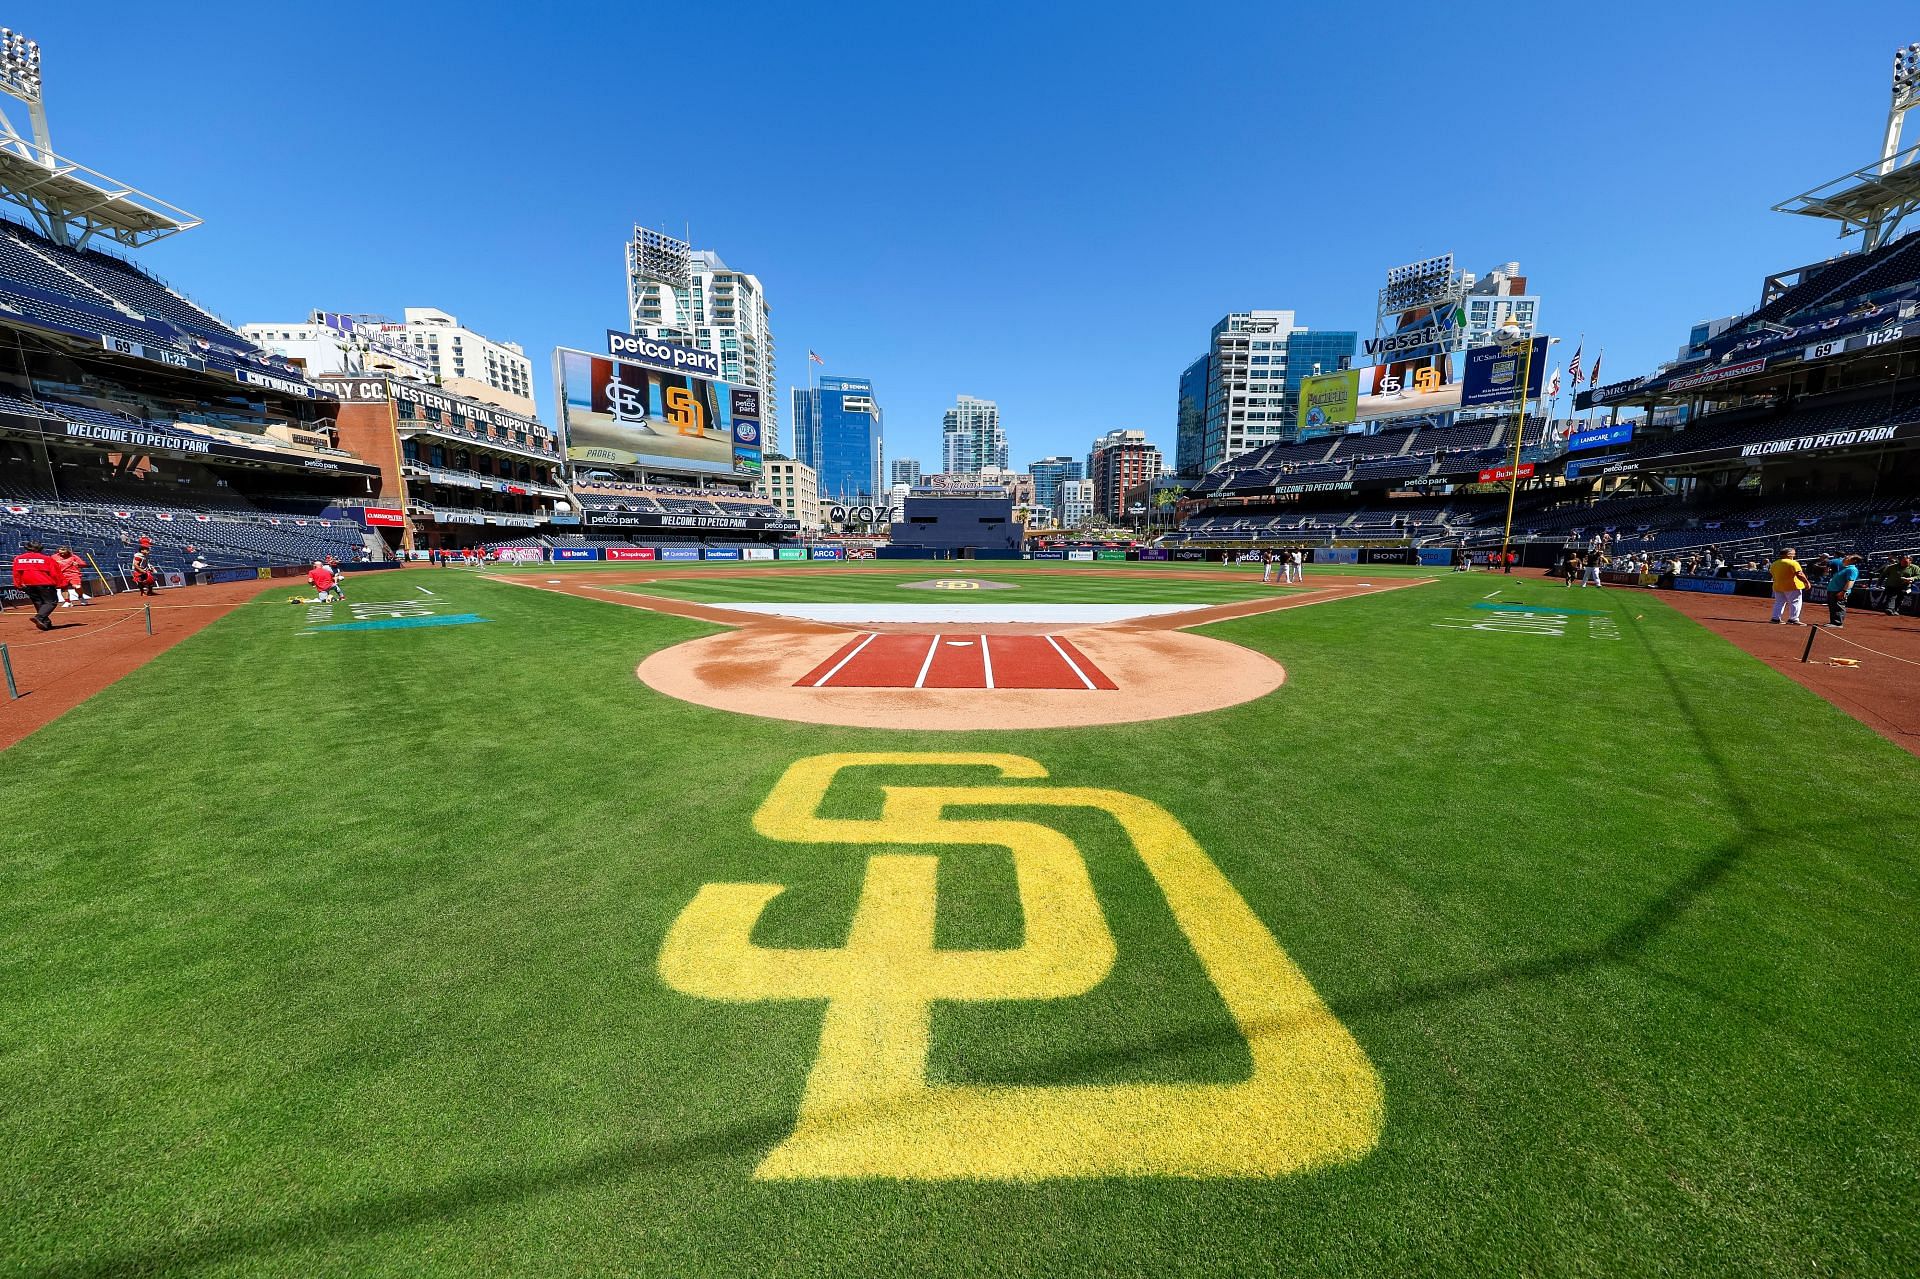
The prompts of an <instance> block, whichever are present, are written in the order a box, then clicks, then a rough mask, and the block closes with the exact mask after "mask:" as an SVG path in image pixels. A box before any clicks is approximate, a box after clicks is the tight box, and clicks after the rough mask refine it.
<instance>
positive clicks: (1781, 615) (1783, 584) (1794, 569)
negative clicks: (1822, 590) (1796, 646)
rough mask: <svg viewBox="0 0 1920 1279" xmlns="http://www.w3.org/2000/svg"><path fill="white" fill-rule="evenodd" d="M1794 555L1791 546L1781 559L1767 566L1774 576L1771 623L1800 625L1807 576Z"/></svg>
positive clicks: (1782, 552)
mask: <svg viewBox="0 0 1920 1279" xmlns="http://www.w3.org/2000/svg"><path fill="white" fill-rule="evenodd" d="M1793 555H1794V551H1793V548H1792V547H1791V546H1789V547H1787V548H1786V549H1785V550H1784V551H1781V552H1780V558H1779V559H1777V560H1775V561H1774V562H1773V563H1771V564H1769V565H1767V572H1768V573H1770V574H1772V576H1773V616H1771V617H1769V618H1768V619H1767V621H1768V622H1770V623H1775V624H1778V623H1781V622H1784V623H1786V624H1787V625H1788V626H1798V625H1800V600H1801V595H1802V593H1803V592H1804V591H1805V590H1806V589H1807V575H1806V572H1805V570H1803V569H1802V568H1801V567H1800V561H1799V560H1797V559H1795V558H1794V557H1793Z"/></svg>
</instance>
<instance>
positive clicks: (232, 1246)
mask: <svg viewBox="0 0 1920 1279" xmlns="http://www.w3.org/2000/svg"><path fill="white" fill-rule="evenodd" d="M1623 625H1624V626H1628V627H1631V628H1632V629H1633V630H1634V632H1635V635H1636V638H1638V639H1639V641H1640V644H1641V647H1642V648H1643V650H1644V651H1645V659H1646V664H1645V667H1644V669H1645V670H1647V671H1651V672H1653V673H1654V674H1656V675H1657V676H1658V677H1659V679H1660V680H1661V682H1663V683H1664V684H1665V686H1666V689H1667V692H1668V695H1669V696H1670V698H1671V700H1672V703H1673V705H1674V707H1675V708H1676V709H1677V710H1678V711H1679V713H1680V714H1681V715H1682V716H1683V717H1684V718H1685V720H1686V722H1687V724H1688V726H1689V728H1690V729H1691V730H1692V732H1693V735H1694V737H1695V740H1696V741H1697V742H1698V744H1699V749H1700V753H1701V756H1702V758H1704V759H1705V760H1706V761H1707V763H1708V764H1709V765H1710V766H1711V767H1712V769H1713V771H1714V773H1715V775H1716V776H1717V778H1718V779H1719V782H1720V792H1721V797H1722V798H1723V799H1724V800H1725V802H1726V803H1727V805H1728V806H1729V807H1730V808H1731V809H1732V810H1733V813H1734V816H1735V818H1736V820H1737V822H1738V825H1739V828H1740V829H1739V832H1738V833H1737V834H1736V835H1735V836H1734V837H1733V838H1731V839H1729V840H1727V841H1726V842H1725V843H1724V844H1722V845H1721V846H1720V847H1719V848H1718V849H1716V850H1715V851H1714V852H1713V853H1712V854H1711V855H1709V856H1708V857H1707V858H1706V859H1705V860H1703V861H1701V862H1700V863H1699V864H1698V865H1697V866H1695V867H1694V868H1693V869H1692V870H1690V871H1689V872H1688V873H1687V874H1686V875H1684V876H1682V877H1681V878H1680V879H1679V880H1678V881H1677V882H1675V883H1674V884H1673V885H1672V886H1670V887H1669V888H1668V889H1667V890H1666V891H1665V892H1663V893H1661V894H1660V895H1659V896H1658V897H1656V898H1654V899H1653V900H1652V901H1650V902H1648V903H1647V904H1646V905H1645V906H1643V907H1641V909H1640V910H1639V911H1637V912H1635V914H1634V915H1633V916H1632V917H1631V918H1629V919H1627V920H1625V921H1624V922H1622V923H1621V924H1620V925H1619V926H1618V927H1616V928H1614V929H1613V930H1612V931H1611V932H1609V933H1607V934H1606V935H1605V936H1604V937H1602V938H1600V939H1599V940H1597V941H1595V942H1594V943H1593V944H1591V945H1587V946H1581V947H1575V948H1572V949H1568V950H1563V951H1558V952H1555V953H1554V954H1551V955H1546V956H1541V957H1539V958H1535V959H1528V960H1521V961H1518V962H1515V963H1511V964H1504V965H1500V966H1497V967H1495V968H1491V969H1489V970H1487V971H1485V972H1480V973H1468V974H1462V975H1461V976H1458V977H1451V978H1444V979H1441V980H1437V981H1431V982H1419V983H1415V984H1412V985H1407V986H1401V987H1397V988H1394V989H1391V990H1383V991H1378V992H1375V993H1371V994H1363V995H1359V996H1356V997H1353V998H1349V999H1343V1000H1337V1001H1333V1002H1332V1003H1331V1004H1330V1007H1331V1008H1332V1010H1333V1012H1334V1013H1336V1014H1337V1015H1339V1016H1340V1017H1341V1018H1343V1019H1346V1018H1360V1017H1366V1016H1369V1015H1376V1014H1382V1013H1392V1012H1398V1011H1402V1010H1405V1009H1407V1008H1410V1007H1415V1006H1418V1005H1421V1004H1428V1003H1435V1002H1441V1001H1445V1000H1449V999H1458V998H1463V997H1466V996H1471V995H1476V994H1481V993H1484V992H1487V991H1491V990H1498V989H1500V988H1503V987H1507V986H1512V985H1515V984H1519V983H1523V982H1531V981H1539V980H1545V979H1552V978H1558V977H1563V976H1566V975H1569V974H1572V973H1576V972H1581V971H1585V970H1590V969H1594V968H1598V967H1601V966H1604V965H1610V964H1620V963H1627V962H1631V961H1632V960H1634V959H1636V958H1638V957H1640V956H1641V955H1642V954H1643V953H1644V952H1645V951H1646V950H1647V948H1648V947H1649V946H1650V945H1651V944H1652V943H1653V942H1654V940H1655V939H1657V938H1658V937H1659V936H1660V935H1661V934H1662V933H1663V932H1665V931H1666V930H1667V929H1668V928H1669V927H1670V926H1671V925H1672V924H1673V923H1674V922H1675V921H1676V920H1677V919H1679V918H1680V916H1682V915H1683V914H1685V913H1686V912H1687V910H1688V909H1689V908H1690V907H1691V906H1692V905H1693V903H1694V902H1696V901H1697V900H1698V899H1699V898H1700V897H1701V896H1702V895H1704V894H1705V893H1707V892H1709V891H1710V890H1711V889H1713V887H1714V886H1715V885H1717V884H1718V883H1719V882H1720V881H1721V880H1723V879H1724V878H1725V877H1726V876H1727V874H1728V873H1729V872H1730V871H1731V870H1732V869H1733V868H1734V867H1735V866H1736V865H1737V864H1739V863H1740V861H1741V860H1742V859H1743V858H1744V857H1745V856H1746V855H1747V854H1748V853H1749V852H1751V851H1752V849H1753V848H1754V847H1755V846H1756V845H1758V844H1762V843H1764V842H1765V841H1766V840H1767V839H1768V838H1770V837H1772V836H1775V835H1778V834H1784V832H1777V831H1774V830H1771V829H1769V828H1768V827H1767V826H1766V825H1765V824H1763V823H1761V822H1760V821H1759V820H1758V819H1757V814H1756V812H1755V810H1754V808H1753V806H1752V805H1751V804H1750V803H1749V802H1748V801H1747V799H1746V797H1745V796H1744V795H1743V794H1742V793H1741V791H1740V790H1739V789H1738V786H1737V784H1736V780H1735V776H1734V773H1733V770H1732V768H1731V767H1730V766H1729V765H1728V763H1727V761H1726V760H1725V759H1724V758H1723V757H1722V756H1721V754H1720V752H1719V750H1718V749H1717V748H1716V746H1715V744H1714V739H1713V736H1712V735H1711V734H1710V733H1709V732H1708V730H1707V727H1706V725H1705V724H1704V723H1703V722H1702V720H1701V717H1700V715H1699V713H1698V711H1697V710H1696V709H1695V707H1694V705H1693V702H1692V700H1691V699H1690V698H1689V696H1688V695H1687V693H1686V691H1685V690H1684V689H1683V688H1682V687H1681V685H1680V682H1679V680H1677V679H1676V678H1675V676H1674V674H1673V671H1672V670H1671V669H1670V668H1669V667H1668V665H1667V664H1666V662H1664V661H1663V660H1662V658H1661V655H1660V653H1659V651H1658V649H1656V648H1655V647H1654V645H1653V644H1652V643H1651V642H1649V640H1648V637H1647V635H1646V633H1645V632H1644V630H1643V629H1642V628H1640V627H1638V626H1635V625H1634V623H1633V622H1632V621H1626V622H1623ZM1696 990H1697V988H1696ZM1697 993H1700V994H1702V995H1703V996H1706V997H1713V998H1717V996H1714V995H1713V993H1712V992H1706V991H1698V990H1697ZM1258 1029H1261V1030H1283V1029H1285V1027H1284V1026H1283V1025H1273V1024H1263V1025H1261V1026H1260V1027H1258ZM1239 1037H1240V1033H1239V1031H1238V1030H1237V1029H1234V1028H1231V1027H1213V1026H1210V1027H1207V1028H1204V1029H1200V1028H1195V1029H1193V1030H1189V1031H1182V1032H1178V1033H1174V1034H1169V1035H1164V1036H1156V1037H1153V1038H1151V1039H1149V1040H1146V1041H1143V1042H1141V1043H1139V1044H1137V1045H1131V1046H1129V1047H1127V1048H1126V1049H1122V1050H1118V1051H1116V1050H1113V1049H1103V1050H1101V1051H1099V1052H1086V1053H1076V1054H1070V1055H1067V1056H1064V1057H1060V1058H1056V1059H1054V1060H1053V1061H1051V1062H1048V1063H1044V1064H1045V1065H1047V1066H1049V1067H1051V1068H1052V1069H1053V1070H1054V1071H1057V1072H1058V1073H1059V1074H1061V1075H1068V1074H1071V1073H1079V1072H1084V1071H1088V1070H1092V1069H1096V1068H1099V1067H1101V1066H1103V1065H1112V1064H1115V1063H1121V1062H1125V1061H1132V1060H1137V1059H1139V1058H1141V1057H1145V1056H1153V1055H1168V1054H1176V1053H1181V1052H1186V1051H1191V1050H1194V1049H1201V1048H1207V1047H1211V1046H1216V1045H1218V1044H1220V1043H1223V1042H1226V1041H1228V1040H1229V1039H1238V1038H1239ZM793 1122H794V1116H793V1114H792V1113H791V1112H788V1111H784V1110H783V1111H781V1112H779V1113H777V1114H773V1115H765V1116H756V1117H754V1118H751V1119H746V1120H743V1121H742V1122H739V1123H736V1124H733V1125H730V1126H728V1127H725V1128H718V1129H713V1130H710V1131H707V1132H703V1133H695V1134H690V1135H688V1136H685V1137H681V1138H676V1139H674V1140H668V1141H648V1142H641V1143H638V1144H635V1145H630V1146H623V1147H620V1148H618V1149H613V1150H606V1151H601V1152H599V1153H597V1154H593V1155H588V1156H586V1157H584V1158H581V1159H577V1160H574V1161H572V1162H570V1163H566V1164H561V1165H558V1166H552V1167H545V1168H529V1169H524V1170H517V1171H493V1172H488V1173H483V1174H478V1175H475V1176H471V1177H462V1178H459V1179H456V1180H453V1181H449V1182H445V1183H443V1184H441V1185H438V1186H431V1187H425V1188H422V1189H418V1190H403V1191H397V1192H392V1193H387V1194H382V1195H377V1196H371V1197H368V1198H363V1199H359V1200H355V1201H352V1202H349V1203H345V1204H340V1205H336V1206H331V1207H322V1208H314V1209H309V1210H307V1211H304V1212H298V1213H294V1214H291V1215H289V1216H286V1217H282V1218H281V1219H279V1220H277V1221H272V1222H262V1223H260V1224H257V1225H247V1226H231V1227H226V1228H224V1229H220V1230H211V1231H204V1232H201V1233H198V1234H193V1235H188V1236H186V1237H183V1238H180V1239H177V1240H175V1241H173V1242H171V1243H166V1244H159V1245H155V1246H150V1247H146V1248H141V1249H136V1250H129V1251H125V1252H121V1253H118V1254H115V1255H107V1256H97V1257H93V1258H88V1259H76V1260H73V1261H69V1262H60V1263H57V1264H55V1265H52V1266H48V1267H44V1268H42V1269H40V1270H37V1271H33V1272H30V1273H32V1274H33V1275H35V1276H37V1277H38V1279H81V1277H82V1276H121V1275H147V1274H155V1273H162V1272H166V1271H172V1270H191V1269H198V1268H201V1267H204V1266H211V1265H217V1264H221V1263H224V1262H230V1261H233V1260H235V1259H237V1258H242V1257H257V1256H261V1255H264V1254H269V1253H273V1252H278V1251H282V1250H285V1249H289V1248H298V1247H304V1246H318V1245H325V1244H328V1243H331V1242H335V1241H338V1240H343V1239H349V1238H364V1237H368V1236H372V1235H377V1234H380V1233H382V1232H385V1231H390V1230H396V1229H401V1228H404V1227H407V1226H411V1225H414V1224H417V1223H421V1222H426V1221H433V1220H438V1219H442V1218H450V1217H458V1216H463V1215H465V1214H468V1213H471V1212H474V1211H476V1210H479V1209H486V1208H490V1207H496V1206H500V1205H506V1204H513V1203H518V1202H522V1201H524V1200H528V1199H533V1198H538V1197H541V1196H545V1195H551V1194H556V1193H563V1192H566V1191H571V1190H577V1189H583V1188H586V1187H591V1186H597V1185H603V1184H608V1183H612V1182H616V1181H619V1180H622V1179H624V1178H628V1177H632V1176H635V1175H637V1174H644V1173H652V1172H661V1171H665V1170H668V1169H673V1168H676V1167H682V1166H687V1165H692V1164H697V1163H700V1162H702V1161H704V1160H708V1159H737V1158H740V1157H741V1156H746V1155H753V1156H756V1157H757V1155H758V1153H759V1152H762V1151H764V1150H766V1149H767V1148H769V1147H771V1146H772V1145H774V1144H775V1143H776V1142H778V1141H780V1140H782V1139H784V1138H785V1137H786V1136H787V1135H788V1134H789V1133H790V1132H791V1131H792V1128H793Z"/></svg>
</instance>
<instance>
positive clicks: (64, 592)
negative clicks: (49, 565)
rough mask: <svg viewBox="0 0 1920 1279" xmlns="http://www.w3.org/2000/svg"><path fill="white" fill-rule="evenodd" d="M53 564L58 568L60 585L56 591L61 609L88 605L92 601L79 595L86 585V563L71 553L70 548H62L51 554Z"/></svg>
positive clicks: (71, 549)
mask: <svg viewBox="0 0 1920 1279" xmlns="http://www.w3.org/2000/svg"><path fill="white" fill-rule="evenodd" d="M53 562H54V563H55V564H57V565H59V566H60V584H59V587H58V588H57V590H56V594H58V595H59V596H60V597H61V599H60V607H61V608H72V607H73V606H74V605H76V604H90V603H92V601H91V600H90V599H89V598H88V597H87V596H85V595H83V594H82V593H81V588H82V587H83V586H84V585H85V584H86V578H87V562H86V561H85V560H83V559H81V558H80V557H79V556H78V555H75V554H74V553H73V548H72V547H71V546H63V547H61V548H60V549H59V550H57V551H55V552H54V553H53Z"/></svg>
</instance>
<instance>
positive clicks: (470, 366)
mask: <svg viewBox="0 0 1920 1279" xmlns="http://www.w3.org/2000/svg"><path fill="white" fill-rule="evenodd" d="M402 314H403V315H404V316H405V317H406V323H405V324H404V325H403V326H402V327H403V329H404V331H405V335H406V340H407V342H408V344H409V345H411V346H413V347H414V348H416V349H417V350H419V351H421V352H423V353H424V354H425V355H426V357H427V365H428V367H429V368H431V369H432V370H433V372H434V375H435V376H436V377H438V378H439V379H440V383H441V385H442V386H445V387H446V388H447V389H448V390H449V391H452V392H454V393H455V394H458V395H466V396H471V397H472V398H473V399H476V400H481V401H483V402H485V403H488V404H497V405H499V406H500V407H501V408H503V409H509V410H511V411H512V412H515V413H521V414H524V415H526V416H527V417H533V416H535V411H534V405H533V361H531V360H529V359H528V358H527V353H526V351H524V350H522V349H521V346H520V344H519V343H518V342H496V341H494V340H493V339H492V338H490V337H487V336H485V335H484V334H480V333H476V332H474V331H473V330H472V329H470V328H467V327H466V326H465V325H463V324H461V323H460V321H459V320H458V319H456V318H455V317H453V316H451V315H449V314H447V313H446V312H445V311H440V310H436V309H434V308H433V307H430V306H410V307H408V308H407V309H406V310H405V311H403V312H402Z"/></svg>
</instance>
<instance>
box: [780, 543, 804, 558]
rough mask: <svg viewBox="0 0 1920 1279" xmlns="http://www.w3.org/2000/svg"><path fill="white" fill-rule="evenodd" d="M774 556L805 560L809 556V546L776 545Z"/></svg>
mask: <svg viewBox="0 0 1920 1279" xmlns="http://www.w3.org/2000/svg"><path fill="white" fill-rule="evenodd" d="M773 557H774V558H775V559H777V560H804V559H805V558H807V548H806V547H804V546H776V547H774V548H773Z"/></svg>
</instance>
